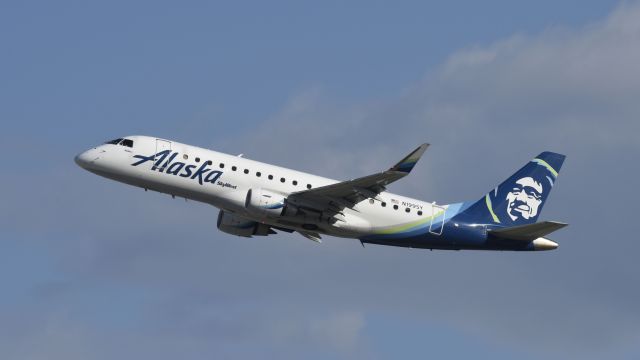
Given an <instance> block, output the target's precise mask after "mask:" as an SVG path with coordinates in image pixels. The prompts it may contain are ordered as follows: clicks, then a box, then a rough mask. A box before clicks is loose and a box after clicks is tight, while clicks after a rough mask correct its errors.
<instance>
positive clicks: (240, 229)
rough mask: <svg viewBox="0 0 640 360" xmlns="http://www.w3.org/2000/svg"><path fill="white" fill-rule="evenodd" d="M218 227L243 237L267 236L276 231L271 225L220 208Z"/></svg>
mask: <svg viewBox="0 0 640 360" xmlns="http://www.w3.org/2000/svg"><path fill="white" fill-rule="evenodd" d="M218 229H219V230H220V231H223V232H226V233H227V234H231V235H236V236H242V237H252V236H253V235H256V236H266V235H269V234H275V233H276V232H275V231H273V230H272V229H271V227H269V225H265V224H261V223H259V222H256V221H253V220H249V219H247V218H244V217H242V216H238V215H236V214H232V213H229V212H226V211H223V210H220V213H219V214H218Z"/></svg>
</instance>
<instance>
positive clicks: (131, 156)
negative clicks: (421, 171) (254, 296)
mask: <svg viewBox="0 0 640 360" xmlns="http://www.w3.org/2000/svg"><path fill="white" fill-rule="evenodd" d="M428 146H429V144H422V145H420V146H419V147H418V148H416V149H415V150H413V151H412V152H411V153H409V155H407V156H406V157H404V158H403V159H402V160H400V161H399V162H398V163H396V164H395V165H393V166H392V167H390V168H389V169H388V170H385V171H382V172H378V173H375V174H372V175H368V176H364V177H360V178H357V179H353V180H347V181H337V180H332V179H328V178H325V177H321V176H316V175H312V174H308V173H304V172H300V171H295V170H291V169H287V168H283V167H279V166H274V165H270V164H266V163H263V162H259V161H254V160H250V159H247V158H245V157H244V156H242V155H238V156H234V155H228V154H224V153H220V152H216V151H212V150H208V149H204V148H201V147H196V146H191V145H187V144H182V143H179V142H176V141H171V140H165V139H161V138H157V137H150V136H126V137H122V138H118V139H115V140H111V141H107V142H106V143H104V144H101V145H99V146H97V147H94V148H92V149H90V150H87V151H85V152H82V153H80V154H78V155H77V156H76V157H75V162H76V163H77V164H78V165H79V166H80V167H82V168H84V169H86V170H88V171H90V172H92V173H94V174H97V175H100V176H103V177H105V178H108V179H111V180H115V181H119V182H122V183H125V184H129V185H133V186H137V187H140V188H143V189H144V190H145V191H146V190H153V191H157V192H160V193H166V194H169V195H171V196H173V197H174V198H175V197H176V196H177V197H181V198H185V199H191V200H195V201H199V202H203V203H207V204H211V205H213V206H215V207H217V208H218V209H219V213H218V219H217V227H218V229H219V230H221V231H223V232H225V233H228V234H232V235H236V236H241V237H253V236H267V235H272V234H276V233H277V232H278V231H281V232H287V233H293V232H295V233H299V234H300V235H302V236H304V237H305V238H307V239H310V240H313V241H316V242H321V236H322V235H329V236H335V237H341V238H353V239H358V240H359V241H360V242H361V244H362V246H363V247H364V246H365V244H378V245H390V246H399V247H407V248H420V249H431V250H434V249H436V250H513V251H540V250H553V249H556V248H557V247H558V244H557V243H556V242H554V241H552V240H549V239H547V238H546V237H545V236H547V235H548V234H550V233H552V232H554V231H556V230H559V229H561V228H563V227H565V226H567V224H565V223H561V222H556V221H541V222H537V219H538V216H539V215H540V212H541V210H542V207H543V205H544V203H545V201H546V199H547V196H548V195H549V193H550V191H551V188H552V187H553V185H554V183H555V181H556V179H557V177H558V171H559V170H560V167H561V166H562V163H563V162H564V159H565V156H564V155H561V154H557V153H553V152H548V151H545V152H543V153H541V154H540V155H538V156H536V157H535V158H534V159H533V160H531V161H530V162H528V163H527V164H525V165H524V167H522V168H521V169H520V170H518V171H517V172H516V173H515V174H514V175H512V176H511V177H509V178H508V179H507V180H505V181H504V182H503V183H502V184H500V185H498V186H497V187H495V188H494V189H492V190H491V191H489V192H488V193H487V194H485V195H484V196H482V197H481V198H479V199H477V200H473V201H468V202H461V203H452V204H446V205H440V204H436V203H435V202H425V201H421V200H417V199H412V198H409V197H405V196H401V195H396V194H393V193H390V192H388V191H387V187H388V186H389V185H390V184H391V183H393V182H395V181H397V180H400V179H402V178H404V177H405V176H407V175H409V173H410V172H411V170H412V169H413V168H414V167H415V165H416V163H417V162H418V160H419V159H420V157H421V156H422V155H423V153H424V152H425V150H427V148H428Z"/></svg>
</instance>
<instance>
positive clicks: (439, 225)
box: [429, 204, 447, 235]
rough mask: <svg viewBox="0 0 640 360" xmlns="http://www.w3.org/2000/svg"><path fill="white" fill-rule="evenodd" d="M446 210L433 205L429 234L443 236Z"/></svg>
mask: <svg viewBox="0 0 640 360" xmlns="http://www.w3.org/2000/svg"><path fill="white" fill-rule="evenodd" d="M446 210H447V209H446V208H445V207H443V206H440V205H436V204H432V205H431V222H430V224H429V232H430V233H431V234H433V235H442V229H443V228H444V216H445V212H446Z"/></svg>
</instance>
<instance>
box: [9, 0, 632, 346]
mask: <svg viewBox="0 0 640 360" xmlns="http://www.w3.org/2000/svg"><path fill="white" fill-rule="evenodd" d="M639 24H640V6H639V5H638V3H637V2H623V3H618V2H615V1H597V2H596V1H588V2H587V1H565V2H561V3H559V2H557V1H538V2H535V3H531V2H520V1H485V2H481V3H480V2H470V1H449V2H442V3H439V4H438V3H427V2H418V1H416V2H400V1H396V2H393V3H392V2H378V1H367V2H323V3H322V4H320V3H314V2H268V3H267V2H235V3H233V4H228V3H215V2H181V3H179V4H178V3H174V2H158V1H156V2H146V3H145V2H115V1H112V2H108V3H99V2H80V1H78V2H55V3H52V2H32V1H23V2H19V3H18V2H4V3H1V4H0V49H1V50H2V51H1V53H2V56H0V65H1V66H0V69H2V70H0V98H2V99H3V101H2V106H0V119H2V123H3V131H2V132H1V133H0V139H1V140H2V141H1V144H0V150H1V151H2V152H3V153H4V154H5V157H4V159H3V161H4V164H3V165H4V166H3V170H2V176H1V177H0V185H2V188H3V189H5V191H4V192H3V200H2V201H1V202H0V285H1V286H2V287H3V289H2V290H3V291H2V294H3V295H2V296H0V357H2V358H3V359H40V358H47V359H58V358H59V359H62V358H64V359H111V358H114V357H126V358H129V357H154V358H158V359H165V358H166V359H170V358H176V357H180V358H185V359H201V358H211V357H217V358H278V359H282V358H301V357H304V358H312V359H313V358H318V359H326V358H335V359H341V358H366V359H387V358H397V357H401V358H424V357H425V356H435V357H448V358H468V357H470V356H474V357H480V358H485V357H486V358H489V357H491V358H496V359H512V358H515V357H518V358H524V359H536V358H541V357H545V358H551V359H561V358H577V357H580V358H584V359H591V358H593V359H596V358H605V357H606V358H620V359H635V358H638V356H639V354H640V347H638V344H640V325H639V324H640V311H638V309H637V304H638V303H639V302H640V291H639V290H638V287H637V286H636V285H635V284H636V283H637V276H638V266H637V261H636V257H637V255H636V254H637V253H638V251H640V246H639V245H638V244H637V242H636V241H635V238H634V235H633V234H635V231H636V230H635V227H634V226H633V225H634V224H633V218H632V216H631V214H634V211H635V203H636V201H637V200H640V199H638V196H637V195H636V194H635V192H633V191H629V186H630V184H633V183H634V180H633V179H636V178H637V177H638V176H639V175H640V172H639V171H638V169H637V166H635V165H634V164H635V163H636V162H637V161H636V159H637V158H638V156H639V155H640V142H639V141H638V135H637V134H638V133H639V132H640V122H639V121H638V118H640V103H638V101H637V99H638V98H639V96H640V71H639V70H640V68H639V66H640V65H638V64H640V42H639V41H638V39H640V25H639ZM126 134H147V135H156V136H159V137H165V138H170V139H175V140H177V141H181V142H186V143H192V144H195V145H201V146H205V147H209V148H212V149H216V150H220V151H225V152H230V153H245V154H246V156H247V157H250V158H253V159H256V160H261V161H268V162H273V163H276V164H280V165H284V166H288V167H292V168H297V169H301V170H306V171H310V172H314V173H318V174H324V175H327V176H330V177H333V178H337V179H346V178H352V177H354V176H360V175H365V174H368V173H371V172H373V171H378V170H380V169H382V168H385V167H388V166H389V165H390V164H393V163H394V162H395V161H397V160H398V159H399V158H400V157H402V156H403V155H404V154H405V153H406V152H408V151H409V150H411V149H412V148H414V147H415V145H417V144H419V143H421V142H425V141H426V142H429V143H431V144H432V147H431V148H430V149H429V150H428V152H427V153H426V155H425V157H424V158H423V160H422V161H421V162H420V164H419V165H418V167H416V169H415V170H414V173H412V176H411V177H409V178H407V179H406V180H403V181H402V182H399V183H397V184H394V185H393V188H392V189H391V190H392V191H395V192H399V193H402V194H405V195H409V196H414V197H417V198H420V199H424V200H428V201H437V202H439V203H449V202H456V201H461V200H470V199H475V198H478V197H480V196H481V195H482V194H484V193H485V192H486V191H487V190H488V189H490V188H491V187H493V186H495V185H496V184H498V183H499V182H500V181H502V180H503V179H504V178H506V177H507V176H509V175H510V174H511V173H512V172H513V171H514V170H516V169H517V168H518V167H520V166H521V165H522V164H523V163H525V162H526V161H528V160H529V159H530V158H532V157H533V156H535V155H536V154H538V153H539V152H541V151H544V150H552V151H558V152H562V153H565V154H567V156H568V158H567V161H566V163H565V166H564V168H563V169H562V172H561V174H560V177H559V181H558V183H557V186H556V187H555V190H554V194H553V195H551V197H550V199H549V201H548V204H547V205H546V206H545V211H544V213H543V214H542V217H543V218H545V219H552V220H559V221H566V222H569V223H570V224H571V225H570V226H569V227H568V228H567V229H565V230H563V231H562V232H558V233H557V234H554V235H555V237H554V240H556V241H558V242H559V243H560V248H559V250H557V251H554V252H548V253H543V254H518V253H497V252H496V253H493V252H491V253H486V252H438V251H434V252H429V251H418V250H407V249H396V248H390V247H382V246H370V247H367V248H366V249H362V247H361V246H360V244H359V243H358V242H356V241H349V240H344V239H332V238H328V239H326V241H325V242H324V243H323V244H322V245H317V244H314V243H312V242H309V241H308V240H305V239H303V238H302V237H300V236H295V235H286V234H285V235H278V236H276V237H268V238H264V239H241V238H234V237H232V236H228V235H225V234H223V233H220V232H218V231H217V229H216V228H215V218H216V216H217V211H216V210H215V209H214V208H211V207H209V206H206V205H203V204H197V203H193V202H184V201H183V200H179V201H177V200H172V199H171V198H170V197H168V196H163V195H160V194H151V193H145V192H143V191H140V190H139V189H134V188H130V187H127V186H125V185H122V184H117V183H113V182H110V181H107V180H105V179H102V178H99V177H96V176H94V175H92V174H89V173H87V172H85V171H83V170H82V169H80V168H78V167H77V166H75V164H74V163H73V156H74V155H75V154H76V153H78V152H80V151H82V150H84V149H87V148H89V147H91V146H93V145H95V144H97V143H99V142H102V141H104V140H107V139H110V138H114V137H117V136H121V135H126ZM629 179H631V181H630V180H629ZM612 201H615V202H612Z"/></svg>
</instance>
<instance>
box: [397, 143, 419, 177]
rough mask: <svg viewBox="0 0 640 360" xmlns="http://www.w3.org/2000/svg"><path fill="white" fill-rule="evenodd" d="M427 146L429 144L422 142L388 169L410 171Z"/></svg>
mask: <svg viewBox="0 0 640 360" xmlns="http://www.w3.org/2000/svg"><path fill="white" fill-rule="evenodd" d="M428 147H429V144H422V145H420V146H419V147H418V148H417V149H415V150H413V151H412V152H411V154H409V155H407V156H406V157H405V158H404V159H402V160H400V162H398V163H397V164H395V165H394V166H393V167H392V168H391V169H389V171H399V172H404V173H410V172H411V170H412V169H413V167H414V166H416V163H417V162H418V160H420V157H421V156H422V154H424V152H425V151H426V150H427V148H428Z"/></svg>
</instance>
